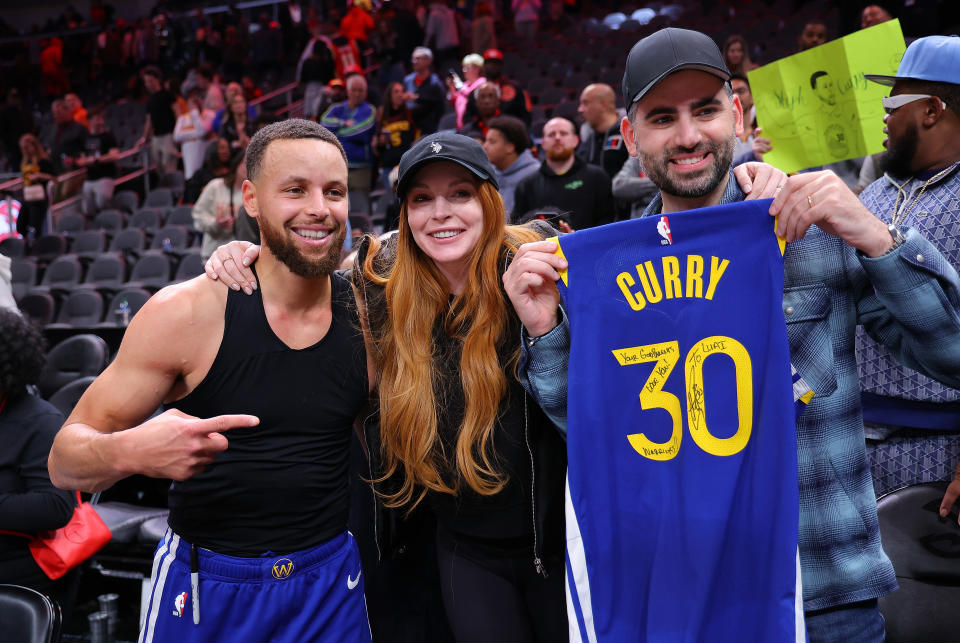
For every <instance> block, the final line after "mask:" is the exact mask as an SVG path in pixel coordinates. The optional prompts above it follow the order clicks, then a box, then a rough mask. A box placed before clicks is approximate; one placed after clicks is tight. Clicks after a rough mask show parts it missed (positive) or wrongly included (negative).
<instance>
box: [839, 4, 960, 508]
mask: <svg viewBox="0 0 960 643" xmlns="http://www.w3.org/2000/svg"><path fill="white" fill-rule="evenodd" d="M864 13H865V14H866V10H864ZM867 78H868V79H870V80H872V81H875V82H877V83H880V84H882V85H888V86H890V87H891V88H892V89H891V91H890V97H889V98H884V99H883V100H884V108H885V109H886V112H887V115H886V116H884V119H883V122H884V125H885V127H884V132H885V133H886V134H887V140H886V141H885V146H886V148H887V151H886V152H885V153H884V154H883V155H882V156H880V162H879V166H880V168H881V169H882V170H883V171H884V172H885V173H884V175H883V176H881V177H880V178H879V179H878V180H876V181H875V182H873V183H872V184H871V185H869V186H868V187H867V188H866V189H865V190H864V191H863V193H862V194H861V195H860V200H861V201H862V202H863V203H864V205H866V206H867V208H868V209H869V210H870V211H871V212H874V213H875V214H876V215H877V216H878V217H880V218H881V219H882V220H883V221H884V222H885V223H894V224H897V225H909V226H911V227H914V228H916V229H917V230H918V231H920V232H922V233H923V234H924V235H925V236H926V237H927V238H929V239H930V240H931V242H932V243H933V244H934V245H935V246H937V249H938V250H940V252H942V253H943V256H944V258H945V259H946V260H947V261H949V262H950V264H951V265H953V266H954V267H958V266H960V235H958V233H957V223H958V221H960V209H958V208H960V38H957V37H956V36H952V37H946V36H930V37H927V38H920V39H918V40H915V41H914V42H913V43H911V45H910V47H909V48H908V49H907V51H906V52H905V53H904V56H903V60H902V61H901V62H900V67H899V69H898V70H897V75H896V76H870V75H868V76H867ZM917 260H918V261H919V258H918V259H917ZM857 358H858V366H859V370H860V375H861V378H862V382H863V400H862V401H863V415H864V420H865V421H866V422H867V430H868V432H869V435H870V436H871V437H873V438H878V439H885V440H886V439H889V440H890V441H889V442H887V443H886V446H885V445H884V444H883V443H881V444H880V445H879V446H878V447H877V448H878V453H877V455H878V457H884V458H885V457H886V456H884V455H883V454H888V453H892V452H893V450H894V449H896V451H897V452H902V453H910V454H911V456H910V457H911V459H912V460H913V459H916V460H922V461H924V462H927V463H929V465H925V467H924V470H923V471H922V472H918V471H908V470H905V469H904V470H898V467H896V466H895V465H894V464H893V463H890V464H886V460H884V462H885V465H884V467H883V468H884V469H886V470H890V471H897V474H896V476H895V478H893V479H891V480H889V481H888V480H887V478H886V477H885V478H884V479H883V480H880V481H878V485H877V492H878V493H883V492H884V491H885V490H889V489H890V488H892V487H893V486H901V485H902V484H911V483H915V482H925V481H928V480H943V479H947V478H949V476H950V469H951V465H952V463H954V462H956V461H957V459H958V458H960V438H958V437H957V433H956V430H957V429H958V428H960V424H958V421H957V418H960V390H957V389H956V388H951V387H949V386H944V385H943V384H941V383H939V382H937V381H934V380H932V379H930V378H928V377H926V376H924V375H921V374H919V373H917V372H916V371H914V370H912V369H909V368H906V367H904V366H901V365H900V364H898V363H897V362H896V361H895V360H893V359H892V358H891V357H890V354H889V352H888V351H887V350H885V349H884V348H883V347H882V346H879V345H877V343H876V342H875V341H873V340H872V339H871V338H870V337H869V336H867V335H866V334H864V333H863V332H860V333H858V335H857ZM931 430H937V431H939V433H933V432H931ZM891 445H896V446H895V447H894V446H891ZM887 447H890V448H889V449H888V448H887ZM928 455H929V456H930V457H928ZM958 495H960V465H958V468H957V473H956V474H955V476H954V482H953V484H952V485H951V486H950V488H949V489H948V491H947V494H946V496H945V497H944V500H943V507H942V508H941V512H940V513H941V514H942V515H944V516H946V515H947V514H948V513H949V511H950V510H951V507H952V505H953V504H954V502H955V501H956V499H957V497H958Z"/></svg>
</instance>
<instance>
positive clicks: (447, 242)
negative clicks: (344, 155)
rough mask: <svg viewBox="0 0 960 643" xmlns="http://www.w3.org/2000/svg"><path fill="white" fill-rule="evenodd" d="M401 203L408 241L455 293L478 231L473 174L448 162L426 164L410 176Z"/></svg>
mask: <svg viewBox="0 0 960 643" xmlns="http://www.w3.org/2000/svg"><path fill="white" fill-rule="evenodd" d="M405 206H406V223H407V225H408V226H409V228H410V235H411V236H412V238H413V242H414V243H415V244H417V247H418V248H420V250H421V251H423V253H424V254H425V255H426V256H427V257H429V258H430V259H431V260H432V261H433V263H434V265H436V266H437V268H438V269H439V270H440V272H441V274H443V276H444V277H445V278H446V279H447V282H448V284H449V286H450V289H451V291H452V292H458V291H459V288H461V287H462V286H463V284H465V283H466V279H467V270H468V269H469V262H470V256H471V254H472V253H473V250H474V248H476V246H477V244H478V243H479V242H480V239H481V237H482V236H483V207H482V206H481V204H480V199H479V198H478V185H477V179H476V177H474V175H473V174H471V173H470V172H469V171H468V170H466V169H465V168H463V167H461V166H460V165H458V164H456V163H452V162H450V161H437V162H435V163H430V164H428V165H426V166H424V167H423V168H422V169H421V170H419V171H418V172H417V174H416V175H415V176H414V177H413V180H412V182H411V184H410V188H409V189H408V190H407V197H406V200H405Z"/></svg>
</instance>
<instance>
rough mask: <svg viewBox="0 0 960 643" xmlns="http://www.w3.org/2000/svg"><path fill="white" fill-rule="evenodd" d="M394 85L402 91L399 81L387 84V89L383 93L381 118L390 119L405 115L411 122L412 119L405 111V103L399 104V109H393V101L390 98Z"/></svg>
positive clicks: (408, 112) (408, 111) (407, 110)
mask: <svg viewBox="0 0 960 643" xmlns="http://www.w3.org/2000/svg"><path fill="white" fill-rule="evenodd" d="M394 85H400V89H403V83H401V82H400V81H397V80H395V81H393V82H392V83H387V89H386V90H385V91H384V92H383V111H382V118H391V117H393V116H397V115H398V114H406V115H407V117H408V118H409V119H410V120H413V117H412V116H410V110H409V109H407V104H406V103H405V102H402V103H400V107H399V108H397V109H394V108H393V99H392V98H391V94H393V86H394Z"/></svg>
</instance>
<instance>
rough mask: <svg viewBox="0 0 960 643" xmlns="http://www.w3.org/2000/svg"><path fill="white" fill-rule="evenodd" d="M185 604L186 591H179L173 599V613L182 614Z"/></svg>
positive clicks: (179, 615)
mask: <svg viewBox="0 0 960 643" xmlns="http://www.w3.org/2000/svg"><path fill="white" fill-rule="evenodd" d="M186 605H187V593H186V592H180V593H179V594H177V597H176V598H175V599H173V615H174V616H176V617H178V618H179V617H182V616H183V608H184V607H185V606H186Z"/></svg>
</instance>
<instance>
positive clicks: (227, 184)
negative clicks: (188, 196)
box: [193, 139, 247, 261]
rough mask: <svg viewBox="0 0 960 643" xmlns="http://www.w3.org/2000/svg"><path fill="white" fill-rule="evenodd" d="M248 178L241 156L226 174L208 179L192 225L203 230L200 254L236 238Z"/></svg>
mask: <svg viewBox="0 0 960 643" xmlns="http://www.w3.org/2000/svg"><path fill="white" fill-rule="evenodd" d="M221 140H223V139H221ZM246 178H247V170H246V165H245V164H244V163H243V158H242V157H241V158H238V159H237V160H236V161H235V162H234V163H232V164H231V167H230V172H229V173H228V174H227V175H226V176H223V177H222V178H216V179H213V180H212V181H210V182H209V183H207V185H206V186H204V188H203V191H202V192H201V193H200V198H198V199H197V202H196V203H195V204H194V206H193V227H194V228H196V230H197V232H202V233H203V243H202V245H201V247H200V255H201V256H202V257H203V259H204V261H206V260H207V259H208V258H209V257H210V255H211V253H213V251H214V250H216V248H217V246H219V245H220V244H223V243H227V242H228V241H233V240H234V239H235V238H236V235H235V234H234V224H235V223H236V220H237V213H238V212H239V210H240V206H242V205H243V190H242V189H241V186H242V185H243V182H244V180H245V179H246Z"/></svg>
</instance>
